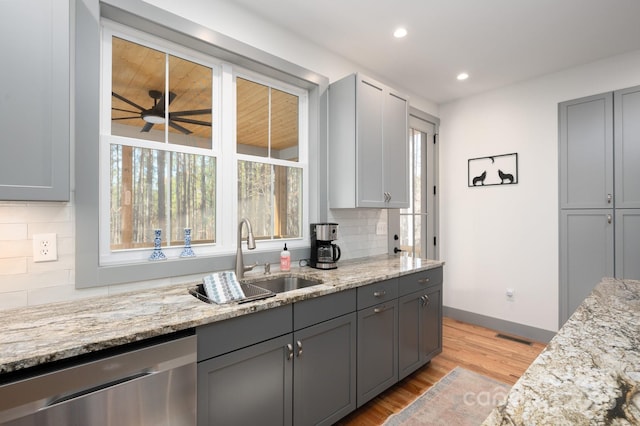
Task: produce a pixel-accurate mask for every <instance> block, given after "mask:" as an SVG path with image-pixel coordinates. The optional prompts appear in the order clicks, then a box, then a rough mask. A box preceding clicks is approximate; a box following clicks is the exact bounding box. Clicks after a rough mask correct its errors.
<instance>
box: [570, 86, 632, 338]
mask: <svg viewBox="0 0 640 426" xmlns="http://www.w3.org/2000/svg"><path fill="white" fill-rule="evenodd" d="M559 148H560V150H559V160H560V162H559V176H560V191H559V192H560V203H559V204H560V295H559V296H560V325H562V324H563V323H564V322H565V321H566V320H567V319H568V318H569V316H570V315H571V314H572V313H573V311H574V310H575V309H576V307H577V306H578V305H579V304H580V303H581V302H582V301H583V300H584V299H585V297H587V295H588V294H589V293H590V292H591V290H592V289H593V287H594V286H595V285H596V284H597V283H598V282H600V280H601V279H602V278H603V277H616V278H627V279H640V262H639V260H640V184H639V183H640V86H638V87H632V88H628V89H624V90H618V91H616V92H610V93H603V94H599V95H594V96H589V97H585V98H580V99H576V100H572V101H567V102H562V103H560V104H559Z"/></svg>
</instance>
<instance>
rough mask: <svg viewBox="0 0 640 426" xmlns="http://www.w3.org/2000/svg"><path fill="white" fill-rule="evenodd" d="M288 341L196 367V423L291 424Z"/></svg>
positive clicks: (286, 338) (283, 339)
mask: <svg viewBox="0 0 640 426" xmlns="http://www.w3.org/2000/svg"><path fill="white" fill-rule="evenodd" d="M291 337H292V336H291V334H288V335H285V336H281V337H278V338H275V339H271V340H268V341H266V342H263V343H259V344H256V345H253V346H249V347H248V348H244V349H240V350H237V351H234V352H231V353H229V354H226V355H221V356H219V357H216V358H211V359H209V360H206V361H202V362H200V363H198V425H199V426H208V425H225V426H226V425H238V426H244V425H259V424H264V425H291V424H292V380H293V359H292V358H293V357H290V351H289V349H288V346H287V345H289V344H290V343H291Z"/></svg>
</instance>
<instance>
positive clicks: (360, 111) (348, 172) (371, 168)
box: [329, 74, 409, 208]
mask: <svg viewBox="0 0 640 426" xmlns="http://www.w3.org/2000/svg"><path fill="white" fill-rule="evenodd" d="M408 117H409V115H408V100H407V97H406V96H404V95H402V94H401V93H399V92H397V91H395V90H394V89H392V88H389V87H387V86H385V85H383V84H381V83H379V82H377V81H375V80H373V79H371V78H368V77H366V76H364V75H362V74H352V75H349V76H347V77H345V78H343V79H341V80H339V81H336V82H335V83H332V84H331V85H330V87H329V188H330V194H329V207H331V208H354V207H375V208H404V207H408V206H409V155H408Z"/></svg>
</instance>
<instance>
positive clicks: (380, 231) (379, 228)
mask: <svg viewBox="0 0 640 426" xmlns="http://www.w3.org/2000/svg"><path fill="white" fill-rule="evenodd" d="M386 233H387V224H386V223H385V222H378V223H377V224H376V235H384V234H386Z"/></svg>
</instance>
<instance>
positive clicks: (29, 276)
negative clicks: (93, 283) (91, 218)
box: [0, 0, 437, 309]
mask: <svg viewBox="0 0 640 426" xmlns="http://www.w3.org/2000/svg"><path fill="white" fill-rule="evenodd" d="M86 1H88V2H89V1H96V2H97V0H86ZM148 3H150V4H153V5H156V6H158V7H162V8H165V9H167V10H169V11H170V12H172V13H175V14H177V15H181V16H183V17H185V18H187V19H190V20H192V21H195V22H197V23H200V24H201V25H204V26H207V27H209V28H211V29H213V30H215V31H217V32H220V33H222V34H225V35H227V36H229V37H232V38H235V39H237V40H240V41H242V42H245V43H247V44H250V45H253V46H254V47H257V48H259V49H262V50H264V51H266V52H269V53H271V54H273V55H276V56H279V57H281V58H283V59H286V60H288V61H290V62H293V63H295V64H298V65H300V66H302V67H305V68H307V69H309V70H312V71H314V72H316V73H319V74H322V75H325V76H327V77H329V79H330V81H334V80H336V79H338V78H341V77H343V76H345V75H348V74H350V73H352V72H354V71H364V72H367V70H365V69H363V68H362V67H359V66H358V65H356V64H354V63H352V62H350V61H348V60H346V59H345V58H342V57H339V56H336V55H334V54H332V53H330V52H328V51H326V50H324V49H322V48H321V47H319V46H317V45H314V44H311V43H309V42H307V41H305V40H303V39H301V38H300V37H299V36H295V35H293V34H290V33H288V32H286V31H284V30H283V29H281V28H278V27H275V26H273V25H271V24H270V23H268V22H265V21H263V20H261V19H260V18H258V17H256V16H253V15H251V14H248V13H247V12H245V11H243V10H242V9H239V8H238V7H237V6H235V5H233V4H232V3H226V2H224V1H215V2H212V1H210V0H188V1H187V0H185V1H180V2H177V1H173V0H154V1H149V2H148ZM369 74H371V75H372V77H376V78H378V79H379V80H381V81H383V82H385V81H384V79H380V78H379V76H376V75H375V74H374V73H371V72H370V71H369ZM386 83H388V84H390V85H395V84H393V83H394V82H386ZM396 86H398V85H396ZM400 88H401V87H400ZM412 102H413V104H414V106H416V107H418V108H421V109H423V110H424V111H425V112H428V113H430V114H433V115H437V105H436V104H434V103H432V102H430V101H428V100H424V99H419V98H417V97H412ZM71 164H73V159H72V161H71ZM72 176H73V170H72ZM71 195H72V198H73V193H72V194H71ZM74 215H75V208H74V202H73V201H71V202H69V203H27V202H1V201H0V309H8V308H13V307H20V306H26V305H35V304H41V303H48V302H56V301H64V300H70V299H78V298H85V297H93V296H96V295H107V294H111V293H117V292H121V291H126V290H131V289H137V288H145V287H152V286H161V285H168V284H171V283H175V282H193V281H194V280H195V279H197V278H198V277H182V278H176V279H163V280H154V281H150V282H143V283H132V284H125V285H118V286H106V287H100V288H93V289H83V290H76V289H75V274H74V270H75V261H76V259H75V219H74ZM329 215H330V219H331V220H335V221H336V222H338V223H339V224H340V231H339V235H340V239H339V240H338V244H339V245H340V246H341V247H342V248H343V249H344V254H343V256H344V258H351V257H362V256H367V255H373V254H381V253H385V252H386V236H384V235H383V236H380V235H375V229H376V226H377V223H378V222H383V223H386V212H384V211H381V210H362V211H353V212H348V211H336V212H335V213H333V214H332V213H329ZM40 233H56V234H57V236H58V238H57V242H58V257H59V260H58V261H56V262H46V263H34V262H33V258H32V237H33V235H34V234H40Z"/></svg>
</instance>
